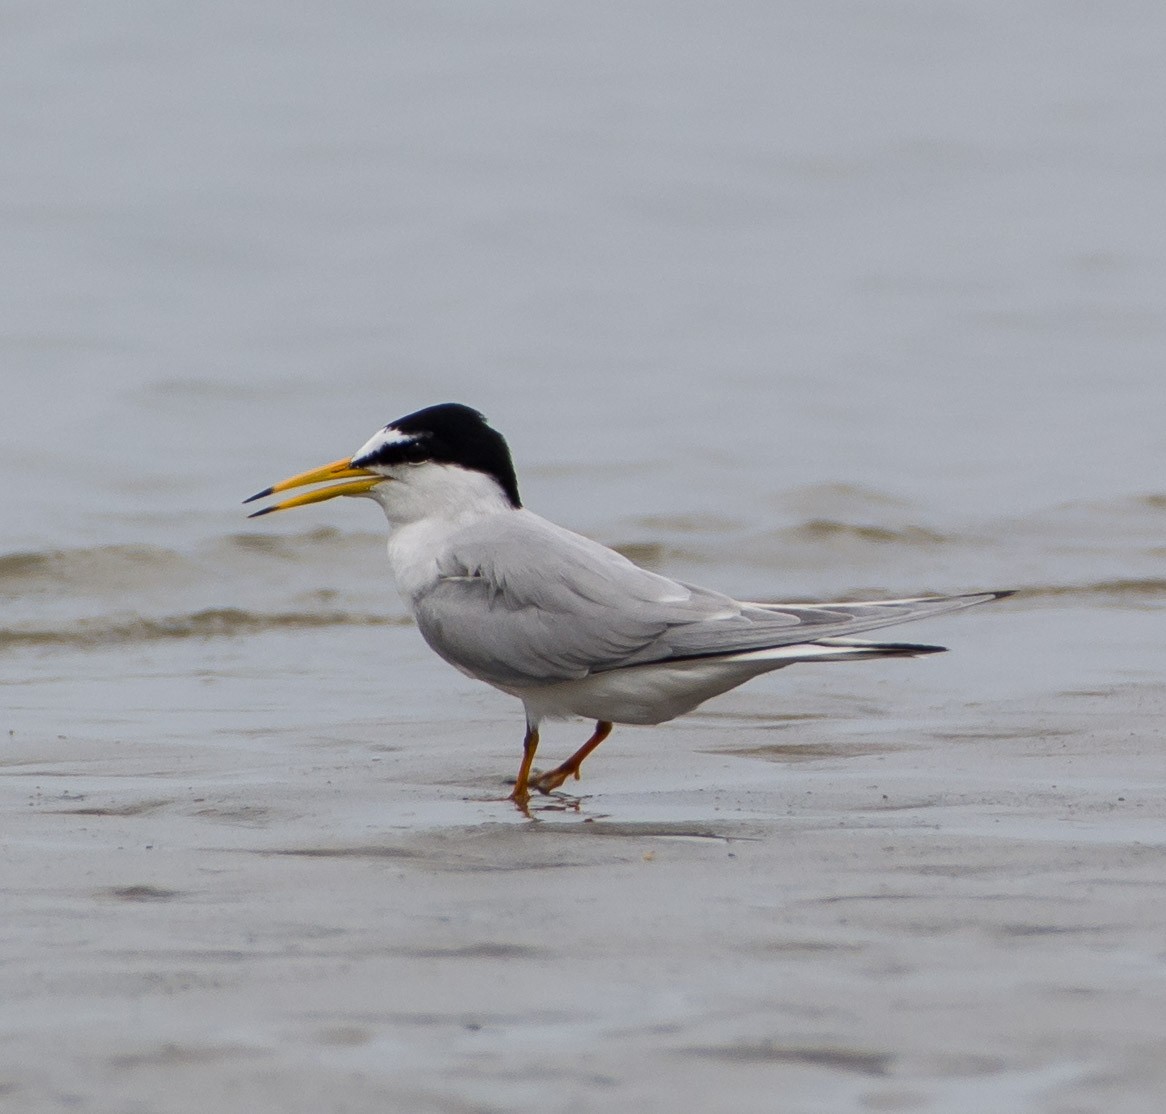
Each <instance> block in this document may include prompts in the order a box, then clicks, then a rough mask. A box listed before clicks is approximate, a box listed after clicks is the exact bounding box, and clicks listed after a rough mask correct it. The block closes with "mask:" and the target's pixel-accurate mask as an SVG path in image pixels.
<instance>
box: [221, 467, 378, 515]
mask: <svg viewBox="0 0 1166 1114" xmlns="http://www.w3.org/2000/svg"><path fill="white" fill-rule="evenodd" d="M350 476H360V477H362V478H361V479H359V480H349V482H348V483H340V484H332V485H331V486H330V487H321V488H318V489H317V490H316V491H309V492H306V493H305V494H303V495H296V496H294V497H293V498H291V499H285V500H284V501H283V502H282V503H276V504H275V505H274V506H271V507H264V508H263V510H261V511H256V512H255V513H254V514H250V515H248V516H247V517H248V518H258V517H259V516H260V515H262V514H271V512H272V511H286V510H288V509H289V508H291V507H306V506H307V505H308V504H309V503H322V502H323V501H324V500H325V499H335V498H336V496H337V495H367V494H368V493H369V492H370V491H371V490H372V489H373V488H374V487H376V485H377V484H379V483H384V482H385V481H386V480H387V478H388V477H386V476H379V475H377V473H376V472H370V471H369V470H368V469H367V468H353V467H352V461H351V460H348V459H345V460H334V461H333V462H332V463H331V464H325V465H324V467H323V468H313V469H312V471H310V472H301V473H300V474H299V475H298V476H292V477H291V478H290V479H287V480H280V482H279V483H277V484H272V486H271V487H266V488H264V489H263V490H262V491H257V492H256V493H255V494H254V495H252V496H251V498H250V499H244V500H243V502H244V503H253V502H254V501H255V500H256V499H266V498H267V496H268V495H274V494H275V493H276V492H277V491H287V490H288V489H289V488H293V487H305V486H307V485H308V484H320V483H327V482H328V481H329V480H347V479H349V477H350Z"/></svg>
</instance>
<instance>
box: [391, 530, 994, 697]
mask: <svg viewBox="0 0 1166 1114" xmlns="http://www.w3.org/2000/svg"><path fill="white" fill-rule="evenodd" d="M438 571H439V579H438V581H437V583H436V585H435V586H434V587H433V588H432V589H431V590H430V591H428V592H426V593H425V594H424V595H422V596H421V598H420V599H418V600H416V601H415V605H414V611H415V615H416V618H417V625H418V627H419V628H420V630H421V633H422V634H423V635H424V637H425V639H426V641H427V642H429V644H430V645H431V646H432V647H433V649H434V650H436V651H437V653H439V654H440V655H441V656H442V657H444V658H445V659H446V660H447V661H449V662H450V663H451V664H453V665H455V666H457V667H458V668H459V669H462V670H464V671H465V672H467V673H470V674H471V675H473V676H475V677H479V678H481V679H482V680H485V681H489V682H490V683H492V684H495V685H499V686H500V687H502V688H522V687H525V686H529V685H539V684H554V683H557V682H561V681H567V680H578V679H579V678H582V677H585V676H587V675H588V674H590V673H600V672H605V671H607V670H611V669H618V668H621V667H624V666H628V665H642V664H647V663H650V662H657V661H666V660H676V659H681V658H693V657H707V656H714V655H724V654H732V653H742V652H748V651H750V650H760V649H766V648H769V647H773V646H785V645H792V644H795V643H799V642H813V641H816V640H817V639H820V638H837V637H842V636H846V635H849V634H855V633H858V632H860V631H865V630H872V629H874V628H876V627H882V626H889V625H891V624H894V623H901V622H906V621H908V620H910V619H921V618H924V617H926V616H928V615H935V614H939V613H941V612H944V611H953V610H956V609H958V608H961V607H968V606H970V605H972V604H974V603H980V602H982V601H984V600H987V599H991V598H993V596H994V595H995V593H988V594H982V595H976V596H953V597H929V598H925V599H912V600H889V601H883V602H877V603H839V604H807V605H799V604H789V605H786V604H759V603H739V602H738V601H736V600H734V599H732V598H730V597H729V596H725V595H722V594H721V593H719V592H713V591H710V590H709V589H707V588H699V587H696V586H694V585H689V584H683V583H680V582H679V581H675V580H670V579H668V578H667V577H663V576H658V575H657V574H655V573H651V572H648V571H647V570H646V569H641V568H640V567H639V566H637V565H634V564H633V563H632V562H631V561H628V560H627V559H626V558H624V557H622V556H620V555H619V554H618V553H615V552H614V551H613V550H610V549H608V548H606V547H605V546H602V545H599V544H598V543H597V542H593V541H591V540H590V539H588V538H584V537H581V536H580V535H578V534H573V533H571V532H570V531H567V530H563V529H562V528H560V527H558V526H555V525H554V524H553V523H550V522H547V521H546V520H545V519H541V518H539V517H538V516H537V515H534V514H532V513H530V512H529V511H517V512H515V513H513V514H506V515H499V516H496V517H494V518H492V519H490V520H487V521H486V522H484V523H480V524H477V525H475V526H472V527H469V528H468V529H466V530H464V531H462V532H461V533H460V534H458V535H457V537H456V538H455V539H454V540H453V542H452V543H451V545H450V547H449V548H448V549H447V550H446V552H444V553H442V554H440V555H439V557H438Z"/></svg>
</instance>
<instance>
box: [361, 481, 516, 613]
mask: <svg viewBox="0 0 1166 1114" xmlns="http://www.w3.org/2000/svg"><path fill="white" fill-rule="evenodd" d="M369 494H370V495H371V496H372V498H374V499H375V500H376V501H377V502H378V503H380V505H381V508H382V509H383V510H384V512H385V517H386V518H387V519H388V520H389V525H390V526H391V527H392V530H391V532H390V534H389V547H388V548H389V565H390V566H391V568H392V570H393V576H394V577H395V579H396V581H397V588H398V589H399V590H400V592H401V595H402V596H403V597H404V598H405V600H406V602H408V603H409V604H410V605H411V604H412V602H413V600H415V599H416V598H417V596H418V595H419V594H421V593H422V592H423V591H424V590H425V589H426V588H428V587H429V586H430V585H432V584H433V583H434V582H435V581H436V579H437V567H438V561H439V559H440V558H441V556H442V555H443V554H444V553H445V551H446V548H447V546H448V543H449V539H450V538H451V537H452V536H453V535H454V534H455V533H457V532H458V531H459V530H462V529H464V528H465V527H466V526H469V525H471V524H472V523H474V522H477V521H480V520H481V519H483V518H489V517H492V516H493V515H496V514H513V513H514V509H515V508H514V507H513V506H512V505H511V503H510V500H509V499H508V498H507V496H506V493H505V492H504V491H503V490H502V488H500V487H499V486H498V483H497V481H496V480H494V479H493V478H491V477H490V476H487V475H486V474H485V473H483V472H475V471H471V470H469V469H466V468H461V467H459V466H458V465H456V464H435V463H433V462H432V461H427V462H426V463H424V464H414V465H405V466H403V467H398V468H394V469H393V471H392V479H391V480H390V482H388V483H384V484H380V485H378V486H377V487H375V488H373V490H372V491H371V492H369Z"/></svg>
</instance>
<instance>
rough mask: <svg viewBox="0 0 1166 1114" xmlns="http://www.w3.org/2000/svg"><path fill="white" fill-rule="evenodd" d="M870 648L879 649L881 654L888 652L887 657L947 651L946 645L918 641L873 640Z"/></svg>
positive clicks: (912, 656) (914, 655)
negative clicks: (933, 644) (932, 644)
mask: <svg viewBox="0 0 1166 1114" xmlns="http://www.w3.org/2000/svg"><path fill="white" fill-rule="evenodd" d="M869 649H871V650H877V651H878V652H879V653H880V654H886V655H887V657H892V656H897V655H902V656H903V657H908V658H914V657H918V656H919V655H921V654H946V653H947V647H946V646H926V645H923V644H922V643H918V642H872V643H871V644H870V646H869Z"/></svg>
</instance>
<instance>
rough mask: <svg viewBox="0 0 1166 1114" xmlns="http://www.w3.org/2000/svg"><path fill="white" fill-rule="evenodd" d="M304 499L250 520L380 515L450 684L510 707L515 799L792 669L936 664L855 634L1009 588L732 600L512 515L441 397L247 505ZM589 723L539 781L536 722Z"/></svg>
mask: <svg viewBox="0 0 1166 1114" xmlns="http://www.w3.org/2000/svg"><path fill="white" fill-rule="evenodd" d="M312 485H323V486H317V487H315V488H314V489H313V490H311V491H308V492H305V493H303V494H300V495H297V496H294V497H292V498H288V499H284V500H283V501H281V502H277V503H274V504H273V505H271V506H266V507H264V508H262V509H261V510H258V511H255V512H254V513H253V514H251V515H249V516H248V517H250V518H257V517H259V516H261V515H267V514H271V513H273V512H274V511H283V510H289V509H291V508H293V507H302V506H305V505H308V504H311V503H318V502H322V501H324V500H327V499H334V498H336V497H337V496H355V497H361V498H367V499H372V500H374V501H375V502H377V503H378V504H380V507H381V509H382V510H383V511H384V514H385V517H386V518H387V520H388V523H389V539H388V558H389V566H390V568H391V571H392V573H393V576H394V579H395V580H396V584H397V588H398V590H399V592H400V594H401V596H402V597H403V599H404V601H405V603H406V604H407V606H408V608H409V610H410V611H411V613H412V615H413V618H414V620H415V621H416V625H417V627H418V629H419V630H420V632H421V635H422V637H423V638H424V639H425V641H426V642H427V643H428V644H429V646H430V647H431V648H432V649H433V650H434V651H436V653H437V654H438V655H439V656H440V657H442V658H443V659H444V660H445V661H447V662H448V663H449V664H450V665H452V666H454V667H455V668H457V669H459V670H461V672H462V673H464V674H467V675H468V676H470V677H473V678H476V679H477V680H480V681H485V682H486V683H487V684H490V685H493V686H494V687H495V688H497V689H499V690H501V691H502V692H504V693H507V694H509V695H511V696H514V697H517V698H518V699H519V700H520V701H522V704H523V706H524V709H525V715H526V731H525V734H524V737H523V744H522V759H521V762H520V765H519V769H518V775H517V777H516V778H515V782H514V789H513V792H512V793H511V794H510V795H509V799H510V800H511V801H513V802H514V804H515V805H516V806H517V807H518V808H519V810H520V811H522V812H523V813H525V814H526V815H527V816H529V815H530V811H529V802H530V794H531V790H534V791H536V792H538V793H541V794H547V795H549V794H552V793H554V791H555V790H558V789H559V788H560V787H561V786H562V785H564V784H565V783H566V782H567V780H568V779H569V778H576V779H578V778H579V776H580V768H581V767H582V765H583V762H584V760H585V759H586V758H587V757H588V756H589V755H590V754H591V753H592V752H593V751H594V750H595V748H596V747H598V746H599V745H600V744H601V743H602V742H603V741H604V740H605V739H606V738H607V737H608V735H609V734H610V733H611V731H612V728H613V726H614V725H615V724H617V723H618V724H658V723H663V722H665V721H667V720H671V719H674V718H675V717H677V716H680V715H683V714H684V713H686V712H690V711H692V710H693V709H694V708H696V707H697V706H698V705H700V704H703V703H704V702H705V701H706V700H709V699H711V698H712V697H714V696H718V695H720V694H721V693H724V692H727V691H729V690H730V689H733V688H736V687H737V686H738V685H741V684H743V683H744V682H746V681H748V680H750V679H751V678H753V677H756V676H758V675H760V674H763V673H768V672H770V671H772V670H775V669H782V668H784V667H785V666H788V665H792V664H794V663H796V662H834V661H857V660H861V659H867V658H898V657H916V656H920V655H924V654H933V653H939V652H941V651H943V650H944V649H945V647H943V646H926V645H919V644H915V643H904V642H872V641H867V640H865V639H859V638H855V637H854V635H855V634H858V633H861V632H865V631H870V630H874V629H877V628H880V627H886V626H891V625H893V624H897V623H902V622H907V621H909V620H914V619H922V618H926V617H929V616H933V615H939V614H942V613H944V612H948V611H956V610H960V609H962V608H965V607H971V606H973V605H975V604H980V603H985V602H987V601H989V600H993V599H1000V598H1003V597H1004V596H1007V595H1010V594H1011V593H1010V592H1004V591H989V592H977V593H973V594H964V595H950V596H920V597H916V598H911V599H892V600H867V601H860V602H854V603H752V602H743V601H739V600H736V599H733V598H732V597H730V596H728V595H725V594H723V593H721V592H717V591H713V590H712V589H709V588H702V587H699V586H697V585H693V584H687V583H683V582H681V581H678V580H673V579H671V578H670V577H667V576H663V575H661V574H659V573H655V572H651V571H649V570H647V569H645V568H642V567H641V566H639V565H637V564H635V563H634V562H632V561H631V560H629V559H628V558H627V557H625V556H623V555H622V554H620V553H617V552H616V551H615V550H613V549H609V548H608V547H607V546H605V545H602V544H600V543H599V542H596V541H592V540H591V539H590V538H587V537H584V536H582V535H580V534H577V533H573V532H572V531H570V530H567V529H565V528H564V527H562V526H559V525H556V524H555V523H553V522H551V521H549V520H548V519H546V518H543V517H541V516H539V515H537V514H535V513H534V512H533V511H531V510H529V509H528V508H526V507H525V506H524V505H523V502H522V499H521V498H520V496H519V490H518V479H517V475H516V473H515V469H514V463H513V460H512V458H511V454H510V449H509V446H508V445H507V443H506V440H505V438H504V437H503V436H502V435H501V434H500V433H499V432H497V430H495V429H493V428H492V427H491V426H490V425H489V424H488V423H487V420H486V418H485V417H484V416H483V415H482V414H481V413H480V412H479V411H477V410H475V409H473V408H472V407H470V406H466V405H464V404H462V403H453V402H447V403H441V404H438V405H435V406H429V407H426V408H425V409H422V410H418V411H416V412H415V413H412V414H407V415H406V416H405V417H403V418H398V419H397V420H396V421H392V422H390V423H389V424H388V425H386V426H384V428H382V429H380V430H379V431H378V432H376V433H375V434H374V435H373V436H372V437H371V438H370V439H369V440H368V441H367V442H366V443H365V444H364V445H363V446H362V447H361V448H360V449H358V450H357V451H356V452H355V453H354V454H353V455H352V456H348V457H344V458H342V459H340V460H337V461H334V462H332V463H331V464H326V465H324V466H323V467H321V468H315V469H312V470H310V471H307V472H302V473H300V474H299V475H295V476H292V477H290V478H289V479H286V480H283V481H281V482H280V483H276V484H273V485H272V486H271V487H268V488H265V489H264V490H263V491H259V492H256V494H254V495H252V496H251V497H250V498H248V499H246V500H244V502H245V503H251V502H253V501H255V500H257V499H264V498H269V497H271V496H273V495H276V494H278V493H280V492H284V491H288V490H291V489H294V488H299V487H309V486H312ZM575 717H582V718H585V719H588V720H593V721H594V723H595V728H594V730H593V731H592V734H591V736H590V737H589V738H588V739H587V741H586V742H585V743H584V744H583V745H582V746H581V747H580V748H579V749H578V750H577V751H575V753H574V754H572V755H571V756H570V757H569V758H567V759H566V760H565V761H564V762H562V763H561V764H559V765H558V766H556V767H554V768H553V769H551V770H548V771H546V772H543V773H535V772H534V760H535V754H536V751H537V749H538V745H539V727H540V724H541V723H542V722H543V721H544V720H546V719H548V718H553V719H562V718H575Z"/></svg>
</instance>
